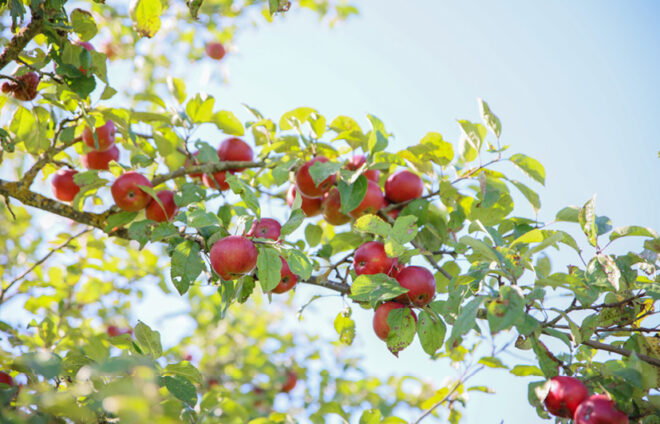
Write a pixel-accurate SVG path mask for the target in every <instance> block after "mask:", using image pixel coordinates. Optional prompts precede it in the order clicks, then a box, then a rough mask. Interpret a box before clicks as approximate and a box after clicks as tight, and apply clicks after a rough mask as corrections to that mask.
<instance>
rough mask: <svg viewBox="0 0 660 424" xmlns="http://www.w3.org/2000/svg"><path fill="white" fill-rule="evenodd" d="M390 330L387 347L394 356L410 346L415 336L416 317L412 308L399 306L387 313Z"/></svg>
mask: <svg viewBox="0 0 660 424" xmlns="http://www.w3.org/2000/svg"><path fill="white" fill-rule="evenodd" d="M387 324H388V325H389V326H390V332H389V333H388V334H387V340H386V342H387V348H388V349H389V351H390V352H392V354H394V356H399V352H401V351H402V350H403V349H405V348H406V347H408V346H409V345H410V343H412V341H413V339H414V338H415V329H416V328H415V318H413V316H412V312H411V310H410V308H397V309H393V310H391V311H390V313H389V314H388V315H387Z"/></svg>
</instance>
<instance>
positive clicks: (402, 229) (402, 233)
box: [391, 215, 418, 244]
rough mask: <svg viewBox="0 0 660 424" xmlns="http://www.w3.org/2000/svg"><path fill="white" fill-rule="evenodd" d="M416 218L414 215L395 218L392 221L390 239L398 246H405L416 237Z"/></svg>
mask: <svg viewBox="0 0 660 424" xmlns="http://www.w3.org/2000/svg"><path fill="white" fill-rule="evenodd" d="M416 222H417V217H416V216H414V215H405V216H399V217H397V219H396V221H394V227H393V228H392V234H391V237H392V238H393V239H394V241H396V242H397V243H400V244H406V243H408V242H409V241H411V240H412V239H414V238H415V236H416V235H417V231H418V228H417V225H415V223H416Z"/></svg>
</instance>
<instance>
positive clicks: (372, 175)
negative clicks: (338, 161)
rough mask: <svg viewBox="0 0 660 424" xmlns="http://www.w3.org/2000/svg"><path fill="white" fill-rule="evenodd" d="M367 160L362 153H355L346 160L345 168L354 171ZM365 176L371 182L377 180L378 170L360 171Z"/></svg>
mask: <svg viewBox="0 0 660 424" xmlns="http://www.w3.org/2000/svg"><path fill="white" fill-rule="evenodd" d="M366 161H367V158H365V157H364V156H362V155H356V156H353V157H352V158H350V159H349V160H348V162H346V169H348V170H350V171H355V170H357V169H359V168H360V167H361V166H362V165H364V163H365V162H366ZM362 174H363V175H364V176H365V177H367V179H368V180H371V181H373V182H376V183H377V182H378V179H379V177H380V171H379V170H377V169H368V170H366V171H364V172H363V173H362Z"/></svg>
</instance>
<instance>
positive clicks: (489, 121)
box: [477, 99, 502, 138]
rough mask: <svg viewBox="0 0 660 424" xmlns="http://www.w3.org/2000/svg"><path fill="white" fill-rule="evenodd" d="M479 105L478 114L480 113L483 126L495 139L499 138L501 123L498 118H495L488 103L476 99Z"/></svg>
mask: <svg viewBox="0 0 660 424" xmlns="http://www.w3.org/2000/svg"><path fill="white" fill-rule="evenodd" d="M477 102H478V103H479V112H480V113H481V120H482V121H484V124H485V125H486V126H487V127H488V129H490V130H491V131H492V132H493V134H495V137H497V138H500V135H501V134H502V123H501V122H500V118H498V117H497V116H495V114H494V113H493V112H492V111H491V110H490V107H489V106H488V103H486V101H485V100H483V99H477Z"/></svg>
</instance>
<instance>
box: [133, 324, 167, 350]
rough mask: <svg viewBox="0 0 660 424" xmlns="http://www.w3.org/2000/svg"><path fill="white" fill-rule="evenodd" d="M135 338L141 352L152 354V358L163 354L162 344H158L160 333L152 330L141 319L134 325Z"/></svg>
mask: <svg viewBox="0 0 660 424" xmlns="http://www.w3.org/2000/svg"><path fill="white" fill-rule="evenodd" d="M135 338H136V339H137V343H138V345H139V346H140V348H141V349H142V352H144V353H147V354H149V355H151V356H153V358H154V359H157V358H160V357H161V355H162V354H163V346H162V345H161V344H160V333H159V332H158V331H154V330H152V329H151V328H150V327H149V326H148V325H147V324H145V323H143V322H142V321H140V322H138V324H137V325H136V326H135Z"/></svg>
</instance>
